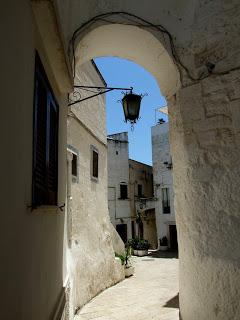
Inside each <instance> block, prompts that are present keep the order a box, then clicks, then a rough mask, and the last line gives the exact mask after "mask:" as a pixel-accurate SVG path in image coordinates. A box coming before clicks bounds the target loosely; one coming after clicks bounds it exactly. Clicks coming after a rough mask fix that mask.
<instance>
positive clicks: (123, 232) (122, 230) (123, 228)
mask: <svg viewBox="0 0 240 320" xmlns="http://www.w3.org/2000/svg"><path fill="white" fill-rule="evenodd" d="M116 230H117V232H118V234H119V236H120V237H121V239H122V241H123V242H124V243H126V242H127V225H126V224H125V223H122V224H117V225H116Z"/></svg>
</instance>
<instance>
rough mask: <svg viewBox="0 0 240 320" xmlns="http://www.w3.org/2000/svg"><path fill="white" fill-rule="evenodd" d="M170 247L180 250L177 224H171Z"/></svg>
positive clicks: (173, 249)
mask: <svg viewBox="0 0 240 320" xmlns="http://www.w3.org/2000/svg"><path fill="white" fill-rule="evenodd" d="M169 237H170V249H171V250H172V251H178V240H177V228H176V225H175V224H171V225H169Z"/></svg>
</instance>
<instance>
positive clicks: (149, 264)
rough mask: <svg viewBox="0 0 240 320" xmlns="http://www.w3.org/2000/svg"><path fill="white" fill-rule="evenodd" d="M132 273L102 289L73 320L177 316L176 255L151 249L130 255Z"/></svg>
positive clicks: (168, 318)
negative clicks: (147, 253)
mask: <svg viewBox="0 0 240 320" xmlns="http://www.w3.org/2000/svg"><path fill="white" fill-rule="evenodd" d="M133 260H134V261H133V264H134V266H135V274H134V276H132V277H130V278H128V279H125V280H124V281H122V282H120V283H118V284H116V285H115V286H113V287H111V288H109V289H107V290H105V291H104V292H102V293H100V294H99V295H98V296H97V297H95V298H94V299H93V300H92V301H90V302H89V303H88V304H87V305H85V306H84V307H83V308H82V309H81V310H80V311H79V313H78V315H77V316H76V317H75V320H89V319H96V320H120V319H121V320H122V319H124V320H151V319H154V320H177V319H179V316H178V313H179V310H178V259H177V258H176V256H174V254H172V253H160V252H154V253H152V255H149V256H147V257H141V258H140V257H134V258H133Z"/></svg>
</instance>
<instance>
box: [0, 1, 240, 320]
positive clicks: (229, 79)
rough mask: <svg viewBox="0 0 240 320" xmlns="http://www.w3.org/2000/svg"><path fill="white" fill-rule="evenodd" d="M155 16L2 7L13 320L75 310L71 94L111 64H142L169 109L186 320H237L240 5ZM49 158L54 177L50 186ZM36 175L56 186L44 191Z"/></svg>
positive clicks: (5, 240)
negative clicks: (91, 70)
mask: <svg viewBox="0 0 240 320" xmlns="http://www.w3.org/2000/svg"><path fill="white" fill-rule="evenodd" d="M149 3H150V2H149V1H147V0H142V1H141V2H140V1H137V0H131V1H122V0H120V1H110V0H100V1H96V0H89V1H87V2H86V1H84V0H79V1H74V0H65V1H61V0H52V1H51V0H42V1H38V0H32V1H29V0H22V1H19V0H10V1H5V2H4V5H2V6H1V13H0V15H1V23H2V24H1V35H2V39H4V42H3V45H2V48H1V51H0V57H1V59H0V62H1V75H2V77H1V86H0V88H1V105H2V108H1V117H2V119H4V121H2V123H1V127H0V128H1V129H0V130H1V135H0V137H1V147H2V150H4V155H3V156H2V157H1V166H0V168H1V169H0V170H1V181H2V186H3V187H2V193H1V200H2V215H1V226H2V229H1V233H0V237H1V241H0V243H1V257H2V259H1V289H2V293H3V294H2V300H1V302H2V304H1V305H2V306H1V310H0V318H2V319H16V318H19V319H24V320H30V319H31V320H32V319H35V320H38V319H39V320H42V319H51V318H53V315H54V314H56V313H58V315H59V314H60V315H61V313H62V310H63V309H64V308H65V298H64V297H65V296H66V294H67V288H66V282H65V280H66V278H65V273H64V270H65V269H66V263H65V260H64V259H63V252H64V237H65V230H66V221H67V210H66V208H65V207H64V204H66V180H67V179H66V178H67V159H66V158H67V157H66V147H67V113H68V108H67V106H68V103H69V102H68V94H69V93H71V92H73V89H74V88H73V84H74V75H75V73H76V69H77V68H78V67H79V66H80V65H83V64H84V63H85V62H89V61H91V59H93V58H95V57H99V56H118V57H122V58H125V59H130V60H132V61H134V62H136V63H138V64H140V65H142V66H143V67H144V68H146V69H147V70H148V71H149V72H150V73H152V75H153V76H154V77H155V78H156V81H157V83H158V85H159V87H160V89H161V92H162V94H163V95H164V96H165V97H166V100H167V104H168V107H169V136H170V149H171V154H172V158H173V163H174V168H173V183H174V192H175V198H174V205H175V217H176V222H177V228H178V244H179V256H180V260H179V262H180V266H179V271H180V272H179V274H180V292H179V300H180V313H181V318H182V319H183V320H199V319H202V320H205V319H218V320H226V319H231V320H234V319H236V320H237V319H238V318H239V314H240V305H239V300H240V290H239V287H240V276H239V273H240V266H239V263H238V261H239V259H240V248H239V225H240V218H239V207H240V197H239V188H240V179H239V176H240V166H239V158H240V108H239V105H240V91H239V88H240V86H239V78H240V71H239V69H240V66H239V61H240V42H239V30H240V26H239V21H240V20H239V16H240V5H239V0H232V1H228V0H215V1H210V0H196V1H190V0H181V1H179V0H172V1H158V0H152V1H151V4H149ZM105 18H107V19H105ZM130 20H131V21H130ZM146 25H147V27H146ZM37 55H38V56H39V57H40V60H41V62H42V65H43V67H44V70H45V76H44V77H43V78H42V79H44V80H43V82H44V84H43V85H42V86H41V91H42V92H44V94H43V99H42V100H41V101H42V102H43V103H44V105H45V107H46V108H44V110H42V111H40V112H39V115H40V117H41V116H43V118H44V119H46V115H48V118H51V120H52V122H53V125H51V130H50V127H47V126H45V127H46V129H47V128H48V129H47V135H46V131H45V130H44V129H43V127H41V126H40V128H41V130H42V131H41V132H42V134H39V135H38V137H39V139H40V141H41V138H42V139H43V140H44V141H45V142H46V145H45V147H46V148H44V154H45V156H46V157H45V156H44V157H43V158H42V160H43V163H44V166H43V167H41V165H39V163H40V162H41V161H40V159H38V160H39V162H38V165H37V166H35V164H36V161H35V160H36V159H35V158H34V156H36V154H37V150H36V145H33V140H34V135H35V137H36V134H37V133H39V131H37V132H34V130H33V128H35V127H36V126H35V127H34V125H35V123H34V121H33V120H34V118H33V114H34V110H35V109H34V107H33V101H36V99H34V97H36V92H35V90H34V87H35V83H36V82H35V76H36V74H37V73H38V72H39V71H41V69H42V68H41V64H39V68H35V65H36V60H38V58H37ZM46 80H47V81H46ZM46 92H47V94H46ZM53 97H54V99H53ZM49 105H52V107H51V111H52V113H51V115H50V113H49V108H47V106H49ZM91 114H92V116H94V112H92V113H91ZM141 121H144V119H141ZM45 125H46V123H45ZM57 129H58V130H57ZM39 130H40V129H39ZM47 136H48V137H51V139H52V142H53V144H52V145H53V146H54V148H49V146H50V143H49V139H46V137H47ZM47 141H48V143H47ZM38 146H40V145H38ZM50 151H51V161H52V162H51V164H52V163H54V164H55V165H54V166H51V171H50V172H51V173H52V176H51V175H50V172H47V175H45V174H44V175H43V174H42V173H44V172H45V173H46V171H47V165H48V163H47V160H48V159H47V158H48V156H50V153H49V152H50ZM38 173H39V174H40V176H41V177H43V176H45V178H47V179H45V181H43V180H41V181H40V182H41V183H40V184H39V183H38V182H39V181H37V179H36V178H37V174H38ZM52 178H53V179H52ZM13 296H14V299H13V298H12V297H13ZM59 318H60V316H59Z"/></svg>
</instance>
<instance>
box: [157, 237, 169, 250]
mask: <svg viewBox="0 0 240 320" xmlns="http://www.w3.org/2000/svg"><path fill="white" fill-rule="evenodd" d="M159 240H160V247H159V250H160V251H166V250H167V249H168V239H167V237H166V236H165V237H162V238H161V239H159Z"/></svg>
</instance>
